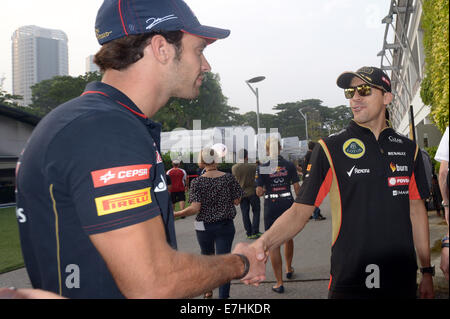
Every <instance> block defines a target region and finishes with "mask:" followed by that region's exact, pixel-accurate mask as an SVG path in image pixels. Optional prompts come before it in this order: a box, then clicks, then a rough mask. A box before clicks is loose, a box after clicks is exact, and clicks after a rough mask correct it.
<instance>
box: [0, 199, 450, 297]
mask: <svg viewBox="0 0 450 319" xmlns="http://www.w3.org/2000/svg"><path fill="white" fill-rule="evenodd" d="M261 207H264V206H263V205H262V206H261ZM321 210H322V215H323V216H325V217H326V218H327V219H325V220H323V221H310V222H309V223H308V224H307V225H306V226H305V228H304V229H303V230H302V231H301V232H300V233H299V234H298V235H297V236H296V237H295V238H294V259H293V267H294V268H295V274H294V278H293V279H292V280H286V281H285V283H284V287H285V293H284V294H277V293H275V292H272V290H271V287H272V286H273V285H275V283H276V281H275V277H274V275H273V271H272V266H271V265H270V261H268V263H267V268H266V269H267V278H266V281H264V282H263V283H261V285H260V286H259V287H253V286H246V285H244V284H242V283H241V282H240V281H239V280H233V281H232V284H231V290H230V295H231V298H232V299H255V300H256V299H326V298H327V297H328V281H329V271H330V264H329V262H330V253H331V249H330V246H331V213H330V206H329V200H328V198H327V199H326V200H325V201H324V202H323V204H322V206H321ZM261 216H262V214H261ZM428 216H429V224H430V245H431V247H433V246H434V245H435V243H436V242H437V241H439V247H440V239H441V238H442V237H443V236H444V235H445V233H446V232H447V224H446V223H445V220H443V219H442V217H438V216H437V215H436V212H435V211H431V212H428ZM262 220H263V219H262V218H261V225H260V230H263V221H262ZM193 223H194V216H190V217H187V218H185V219H180V220H177V221H176V222H175V227H176V231H177V238H178V246H179V250H180V251H185V252H192V253H196V254H198V253H200V250H199V247H198V243H197V239H196V236H195V231H194V227H193ZM235 226H236V235H235V240H234V244H237V243H238V242H242V241H244V242H251V240H248V239H247V238H246V234H245V230H244V227H243V223H242V218H241V214H240V211H239V210H238V214H237V216H236V218H235ZM282 255H283V254H282ZM283 258H284V257H283ZM431 260H432V264H434V265H435V266H436V276H435V277H434V286H435V292H436V298H437V299H448V298H449V284H448V281H446V280H445V278H444V276H443V274H442V271H441V270H440V269H439V265H440V249H437V250H436V249H435V250H432V255H431ZM283 265H284V263H283ZM284 276H285V270H283V278H285V277H284ZM419 280H420V272H418V282H419ZM11 286H14V287H17V288H30V287H31V284H30V282H29V279H28V275H27V273H26V270H25V268H22V269H18V270H15V271H11V272H8V273H5V274H0V287H11ZM217 297H218V289H215V290H214V298H217ZM201 298H202V296H199V297H197V298H196V299H201Z"/></svg>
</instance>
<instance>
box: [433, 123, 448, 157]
mask: <svg viewBox="0 0 450 319" xmlns="http://www.w3.org/2000/svg"><path fill="white" fill-rule="evenodd" d="M448 147H449V146H448V126H447V128H446V129H445V132H444V135H443V136H442V138H441V142H440V143H439V147H438V149H437V151H436V155H435V156H434V159H435V160H436V161H438V162H442V161H447V162H448V157H449V154H448Z"/></svg>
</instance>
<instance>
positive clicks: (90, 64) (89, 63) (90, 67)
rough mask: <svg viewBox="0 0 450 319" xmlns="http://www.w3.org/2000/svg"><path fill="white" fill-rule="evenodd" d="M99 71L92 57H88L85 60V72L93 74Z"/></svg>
mask: <svg viewBox="0 0 450 319" xmlns="http://www.w3.org/2000/svg"><path fill="white" fill-rule="evenodd" d="M95 71H99V72H100V68H99V67H98V65H97V64H95V63H94V55H90V56H88V57H87V58H86V72H95Z"/></svg>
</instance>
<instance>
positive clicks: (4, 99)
mask: <svg viewBox="0 0 450 319" xmlns="http://www.w3.org/2000/svg"><path fill="white" fill-rule="evenodd" d="M22 99H23V97H22V96H20V95H13V94H10V93H8V92H6V91H3V89H0V103H1V104H3V105H7V106H12V107H17V106H19V104H18V103H17V101H18V100H22Z"/></svg>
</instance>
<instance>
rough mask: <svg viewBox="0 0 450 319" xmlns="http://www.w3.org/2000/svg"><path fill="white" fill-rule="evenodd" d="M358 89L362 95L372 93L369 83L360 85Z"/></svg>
mask: <svg viewBox="0 0 450 319" xmlns="http://www.w3.org/2000/svg"><path fill="white" fill-rule="evenodd" d="M356 89H357V90H358V94H359V95H360V96H368V95H370V94H371V93H372V88H371V87H370V86H369V85H360V86H358V87H356Z"/></svg>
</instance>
